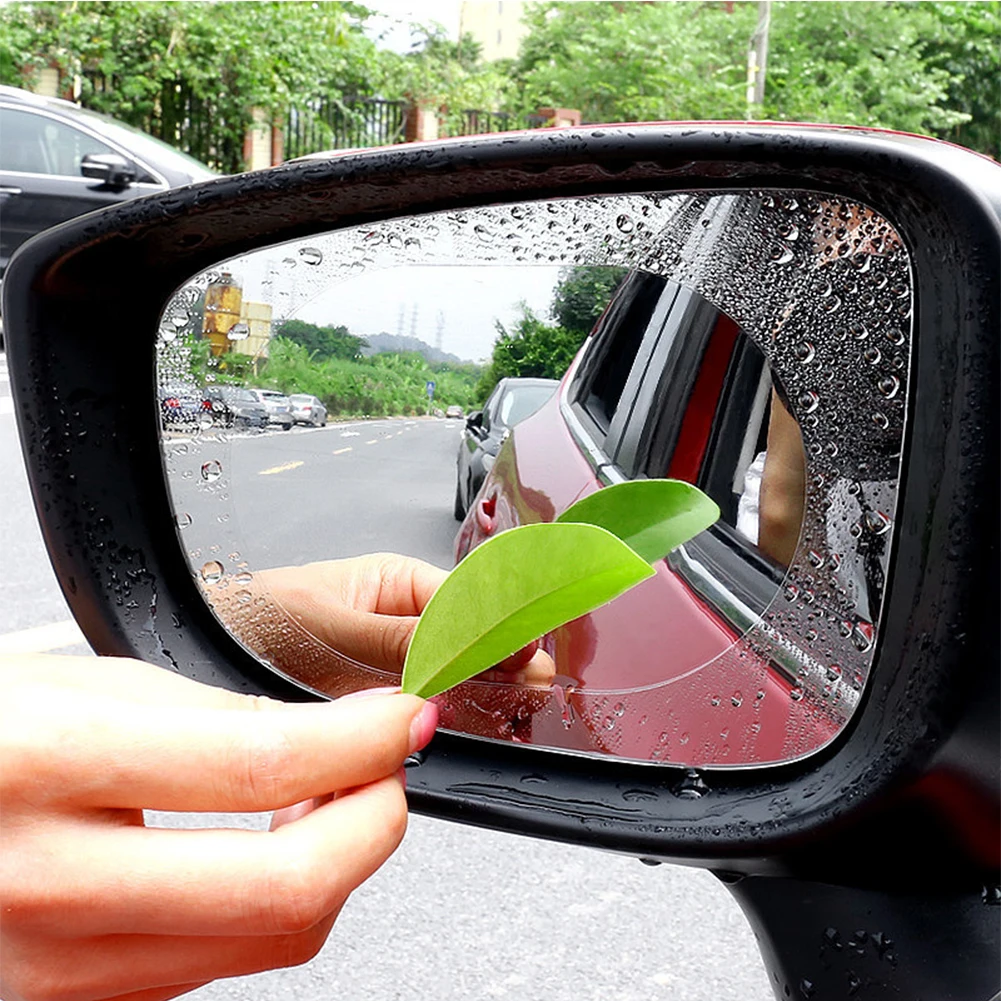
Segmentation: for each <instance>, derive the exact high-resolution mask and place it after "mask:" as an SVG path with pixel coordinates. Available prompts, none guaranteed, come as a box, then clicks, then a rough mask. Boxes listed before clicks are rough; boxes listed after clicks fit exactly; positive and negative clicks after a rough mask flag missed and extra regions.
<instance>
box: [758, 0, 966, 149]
mask: <svg viewBox="0 0 1001 1001" xmlns="http://www.w3.org/2000/svg"><path fill="white" fill-rule="evenodd" d="M934 6H935V5H934V4H929V5H917V4H911V3H896V2H876V3H872V2H854V3H852V2H838V3H823V4H815V3H780V4H775V5H774V6H773V9H772V31H771V44H770V48H769V54H768V75H767V83H766V90H765V107H764V109H763V116H764V117H767V118H777V119H784V120H791V121H823V122H837V123H839V124H847V125H872V126H879V127H882V128H893V129H901V130H904V131H909V132H924V133H932V134H938V135H940V134H945V133H948V132H949V130H951V129H952V128H954V127H955V126H957V125H959V124H961V123H962V122H963V121H964V120H965V118H966V115H965V113H964V112H962V111H959V110H957V109H955V108H954V107H952V106H951V103H952V102H950V100H949V87H950V82H951V81H950V74H949V72H948V70H946V69H945V68H944V67H942V66H936V65H934V64H933V63H932V61H931V60H930V59H929V58H928V57H927V55H926V52H927V50H928V40H929V39H930V37H931V36H932V34H933V33H936V32H937V30H938V27H937V23H936V22H937V18H936V16H935V15H934V13H933V12H932V11H931V10H929V9H928V8H930V7H934ZM973 6H975V5H973Z"/></svg>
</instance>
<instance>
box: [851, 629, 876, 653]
mask: <svg viewBox="0 0 1001 1001" xmlns="http://www.w3.org/2000/svg"><path fill="white" fill-rule="evenodd" d="M873 640H874V632H873V628H872V623H871V622H856V623H855V628H854V629H853V630H852V643H853V644H854V646H855V649H856V650H858V651H859V653H865V652H866V651H868V650H871V649H872V644H873Z"/></svg>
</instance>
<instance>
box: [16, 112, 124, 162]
mask: <svg viewBox="0 0 1001 1001" xmlns="http://www.w3.org/2000/svg"><path fill="white" fill-rule="evenodd" d="M0 133H2V135H3V142H2V143H0V170H11V171H17V172H20V173H31V174H63V175H72V176H74V177H79V176H80V163H81V162H82V160H83V158H84V157H85V156H86V155H87V154H88V153H114V152H115V151H114V150H113V149H112V148H111V147H110V146H107V145H105V144H104V143H103V142H101V141H100V140H99V139H95V138H94V137H93V136H91V135H88V134H87V133H86V132H81V131H80V130H79V129H75V128H73V127H72V126H70V125H66V124H65V123H63V122H59V121H56V119H54V118H49V117H48V116H47V115H36V114H33V113H32V112H29V111H17V110H15V109H13V108H0Z"/></svg>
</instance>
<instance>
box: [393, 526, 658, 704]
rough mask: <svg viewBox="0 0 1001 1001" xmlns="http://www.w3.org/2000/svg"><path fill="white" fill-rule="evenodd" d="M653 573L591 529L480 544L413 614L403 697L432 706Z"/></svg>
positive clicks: (512, 535) (549, 530)
mask: <svg viewBox="0 0 1001 1001" xmlns="http://www.w3.org/2000/svg"><path fill="white" fill-rule="evenodd" d="M653 573H654V571H653V570H652V569H651V568H650V567H649V566H648V565H647V563H645V562H644V561H643V560H642V559H640V557H639V556H637V555H636V553H634V552H633V551H632V550H631V549H630V548H629V547H628V546H627V545H625V543H623V542H622V541H620V540H619V539H617V538H616V537H615V536H614V535H613V534H612V533H611V532H607V531H605V529H603V528H598V527H596V526H594V525H580V524H572V525H557V524H540V525H522V526H520V527H518V528H512V529H510V530H508V531H506V532H501V534H500V535H496V536H494V538H492V539H488V540H487V541H486V542H484V543H483V545H481V546H478V547H477V548H476V549H474V550H473V551H472V552H471V553H469V555H468V556H466V558H465V559H464V560H463V561H462V562H461V563H460V564H459V565H458V566H457V567H456V568H455V569H454V570H453V571H452V572H451V573H450V574H449V575H448V577H447V578H446V579H445V581H444V583H443V584H442V585H441V587H439V588H438V590H437V591H435V593H434V595H433V596H432V598H431V600H430V601H429V602H428V603H427V605H426V606H425V608H424V611H423V612H422V613H421V617H420V621H419V622H418V623H417V628H416V629H415V630H414V635H413V637H412V639H411V641H410V648H409V649H408V650H407V659H406V662H405V664H404V666H403V691H404V692H410V693H412V694H414V695H420V696H423V697H424V698H430V697H431V696H432V695H437V694H439V693H440V692H444V691H446V690H447V689H449V688H451V687H452V686H453V685H458V684H459V683H460V682H463V681H466V680H467V679H469V678H471V677H472V676H473V675H474V674H479V672H480V671H485V670H486V669H487V668H490V667H493V666H494V665H495V664H497V663H499V662H500V661H502V660H503V659H504V658H505V657H509V656H510V655H511V654H512V653H514V652H515V651H517V650H520V649H521V648H522V647H523V646H525V645H526V644H527V643H530V642H531V641H532V640H534V639H538V637H540V636H542V635H544V634H545V633H548V632H550V631H551V630H553V629H555V628H556V627H557V626H561V625H563V623H565V622H569V621H570V620H571V619H576V618H577V617H578V616H580V615H585V614H586V613H587V612H590V611H593V610H594V609H595V608H597V607H598V606H599V605H603V604H604V603H605V602H606V601H611V600H612V598H614V597H616V595H619V594H621V593H622V592H623V591H626V590H628V589H629V588H630V587H632V586H633V585H634V584H638V583H639V582H640V581H642V580H645V579H646V578H647V577H652V576H653Z"/></svg>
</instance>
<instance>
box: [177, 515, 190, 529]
mask: <svg viewBox="0 0 1001 1001" xmlns="http://www.w3.org/2000/svg"><path fill="white" fill-rule="evenodd" d="M174 524H175V525H177V527H178V528H187V527H188V525H190V524H191V515H190V514H188V512H187V511H182V512H180V513H179V514H175V515H174Z"/></svg>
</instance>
